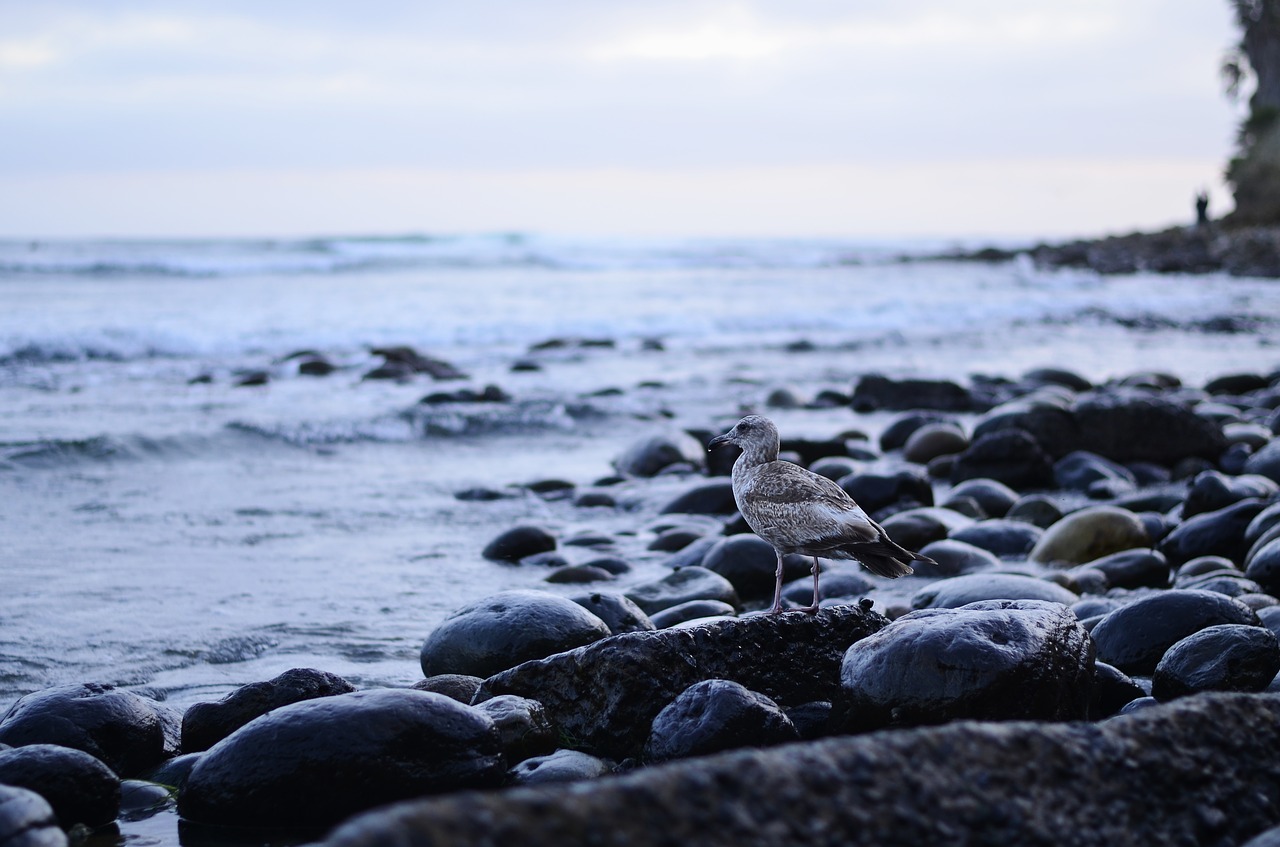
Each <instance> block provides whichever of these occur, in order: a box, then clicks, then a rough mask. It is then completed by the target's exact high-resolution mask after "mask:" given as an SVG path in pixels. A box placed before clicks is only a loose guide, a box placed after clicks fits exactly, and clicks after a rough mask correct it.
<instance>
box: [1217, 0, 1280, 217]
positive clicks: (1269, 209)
mask: <svg viewBox="0 0 1280 847" xmlns="http://www.w3.org/2000/svg"><path fill="white" fill-rule="evenodd" d="M1229 2H1230V3H1231V6H1232V8H1233V9H1234V11H1235V15H1236V22H1237V23H1238V24H1239V25H1240V30H1241V37H1240V43H1239V44H1238V45H1237V46H1236V47H1235V49H1234V50H1233V51H1232V52H1231V53H1230V54H1228V56H1227V60H1226V62H1225V63H1224V64H1223V74H1224V76H1225V77H1226V79H1227V90H1228V93H1230V94H1232V95H1236V96H1238V95H1240V94H1241V92H1242V90H1243V88H1244V87H1245V86H1247V85H1249V84H1252V85H1253V94H1252V95H1251V96H1250V97H1249V114H1248V115H1247V116H1246V117H1245V119H1244V120H1243V122H1242V123H1241V125H1240V129H1239V132H1238V133H1237V145H1238V151H1237V154H1236V156H1235V157H1234V158H1233V159H1232V160H1231V162H1230V163H1229V164H1228V166H1227V172H1226V176H1227V181H1228V182H1230V183H1231V185H1232V188H1233V189H1234V193H1235V200H1236V208H1235V211H1234V212H1232V213H1231V214H1230V215H1228V216H1227V218H1226V220H1225V221H1224V222H1225V223H1226V224H1227V225H1229V226H1256V225H1259V224H1269V225H1280V0H1229Z"/></svg>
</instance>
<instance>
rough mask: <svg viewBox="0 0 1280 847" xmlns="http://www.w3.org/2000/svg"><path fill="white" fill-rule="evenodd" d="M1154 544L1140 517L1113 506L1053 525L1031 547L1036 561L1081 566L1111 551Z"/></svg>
mask: <svg viewBox="0 0 1280 847" xmlns="http://www.w3.org/2000/svg"><path fill="white" fill-rule="evenodd" d="M1150 544H1151V539H1150V537H1149V536H1148V535H1147V530H1146V527H1144V526H1143V524H1142V521H1141V520H1139V518H1138V516H1137V515H1135V514H1134V513H1133V512H1130V511H1128V510H1127V509H1117V508H1116V507H1114V506H1090V507H1088V508H1085V509H1081V510H1080V511H1078V512H1072V513H1071V514H1069V515H1067V516H1066V517H1064V518H1063V519H1062V520H1060V521H1058V522H1057V523H1055V524H1053V525H1052V526H1051V527H1049V528H1048V529H1047V530H1045V533H1044V535H1043V536H1041V538H1040V540H1039V541H1038V542H1036V545H1035V547H1034V548H1032V550H1031V553H1030V556H1029V558H1030V559H1031V561H1033V562H1041V563H1043V564H1052V563H1055V562H1066V563H1068V564H1071V565H1082V564H1084V563H1085V562H1092V561H1093V560H1094V559H1100V558H1102V557H1103V556H1108V555H1110V554H1112V553H1119V552H1120V551H1122V550H1130V549H1133V548H1135V547H1146V546H1149V545H1150Z"/></svg>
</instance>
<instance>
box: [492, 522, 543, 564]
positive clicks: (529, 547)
mask: <svg viewBox="0 0 1280 847" xmlns="http://www.w3.org/2000/svg"><path fill="white" fill-rule="evenodd" d="M554 549H556V538H555V536H554V535H552V534H551V533H549V532H547V531H546V530H545V529H543V528H542V527H537V526H517V527H513V528H511V529H509V530H507V531H506V532H503V533H501V534H500V535H498V537H496V538H494V539H493V540H492V541H490V542H489V543H488V544H487V545H485V548H484V551H483V552H482V553H481V555H482V556H484V557H485V558H486V559H492V560H494V561H498V562H518V561H520V560H521V559H524V558H526V557H528V556H532V555H534V554H536V553H547V552H550V551H552V550H554Z"/></svg>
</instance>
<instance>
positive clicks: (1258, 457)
mask: <svg viewBox="0 0 1280 847" xmlns="http://www.w3.org/2000/svg"><path fill="white" fill-rule="evenodd" d="M1244 470H1245V472H1246V473H1251V474H1261V475H1262V476H1265V477H1267V478H1268V479H1270V480H1272V481H1274V482H1280V439H1276V440H1274V441H1272V442H1271V443H1270V444H1267V445H1266V446H1265V447H1263V448H1261V449H1260V450H1258V451H1257V452H1255V453H1254V454H1253V455H1252V456H1250V457H1249V458H1248V459H1246V460H1245V463H1244Z"/></svg>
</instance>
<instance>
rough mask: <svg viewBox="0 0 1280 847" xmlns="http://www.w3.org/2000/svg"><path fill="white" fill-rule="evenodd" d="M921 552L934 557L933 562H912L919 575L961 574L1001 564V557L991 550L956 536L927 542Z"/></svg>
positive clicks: (942, 575) (943, 575)
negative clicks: (930, 542) (956, 538)
mask: <svg viewBox="0 0 1280 847" xmlns="http://www.w3.org/2000/svg"><path fill="white" fill-rule="evenodd" d="M920 553H921V554H922V555H925V556H928V557H929V558H930V559H933V564H932V565H929V564H925V563H924V562H912V563H911V567H912V568H913V569H914V570H915V572H916V575H917V576H926V577H927V576H941V577H947V576H960V575H961V574H967V573H974V572H976V571H983V570H990V569H991V568H994V567H995V566H997V565H999V564H1000V559H999V557H997V556H996V554H994V553H992V552H991V551H990V550H984V549H982V548H981V547H977V546H975V545H973V544H969V543H966V542H964V541H956V540H955V539H954V538H944V539H943V540H941V541H935V542H933V543H932V544H926V545H925V546H924V547H923V548H921V550H920Z"/></svg>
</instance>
